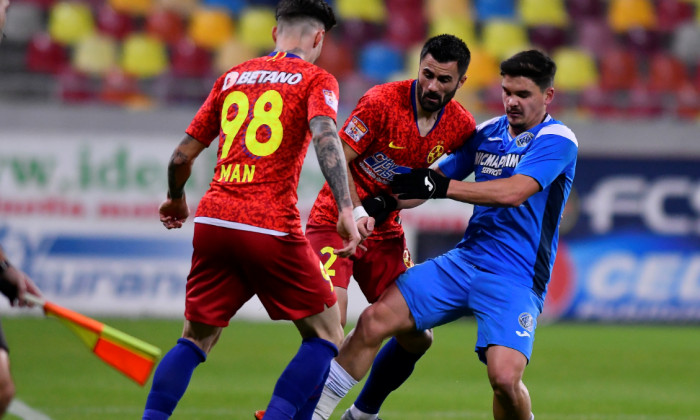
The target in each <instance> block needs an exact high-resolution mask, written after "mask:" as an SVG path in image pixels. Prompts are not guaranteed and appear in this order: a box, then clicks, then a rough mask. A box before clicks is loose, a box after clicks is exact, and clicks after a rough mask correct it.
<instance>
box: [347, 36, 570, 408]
mask: <svg viewBox="0 0 700 420" xmlns="http://www.w3.org/2000/svg"><path fill="white" fill-rule="evenodd" d="M555 72H556V65H555V64H554V62H553V61H552V60H551V59H550V58H549V57H547V56H546V55H544V54H542V53H541V52H539V51H535V50H531V51H524V52H520V53H518V54H516V55H514V56H513V57H511V58H509V59H507V60H505V61H504V62H502V63H501V76H502V83H501V84H502V97H503V105H504V107H505V111H506V115H504V116H501V117H499V118H494V119H491V120H489V121H486V122H484V123H482V124H481V125H479V126H478V127H477V130H476V132H475V134H474V135H473V136H472V137H471V140H470V141H469V142H468V143H467V144H466V145H465V146H464V147H462V148H461V149H459V150H458V151H456V152H455V153H454V154H452V155H450V156H448V157H447V158H446V159H444V160H443V161H442V162H440V163H439V165H438V166H437V167H435V168H434V169H413V170H412V171H411V172H410V173H407V174H400V175H395V176H394V179H393V181H392V188H393V191H394V193H398V194H399V198H400V199H402V200H406V199H428V198H451V199H453V200H458V201H463V202H466V203H472V204H474V205H475V206H474V212H473V215H472V217H471V219H470V221H469V226H468V227H467V230H466V232H465V234H464V238H463V239H462V241H461V242H460V243H459V244H458V245H457V246H456V247H455V248H454V249H452V250H451V251H448V252H447V253H445V254H443V255H441V256H439V257H437V258H434V259H431V260H428V261H426V262H424V263H422V264H419V265H417V266H415V267H413V268H411V269H409V270H408V271H406V272H405V273H404V274H402V275H401V276H399V277H398V279H397V280H396V282H395V283H394V284H392V285H391V286H390V287H389V288H388V289H387V290H386V292H385V293H384V294H383V295H382V296H381V298H380V299H379V300H378V301H377V302H376V303H374V304H373V305H371V306H369V307H368V308H367V309H365V310H364V311H363V312H362V315H361V316H360V319H359V321H358V324H357V327H356V328H355V331H354V333H353V334H352V335H350V336H349V338H347V339H346V341H345V342H344V344H343V346H342V347H341V350H340V354H339V355H338V357H337V359H336V361H337V362H338V364H339V365H340V366H342V368H343V369H345V371H346V372H347V373H348V375H349V376H351V377H353V378H354V379H355V380H360V379H361V378H362V377H364V375H365V374H366V373H367V371H368V370H369V369H370V366H371V365H372V361H373V359H374V357H375V355H376V354H377V351H378V350H379V348H380V346H381V344H382V341H383V340H384V339H386V338H388V337H391V336H394V335H396V334H401V333H405V332H407V331H413V330H416V329H417V330H424V329H428V328H432V327H436V326H438V325H442V324H446V323H448V322H451V321H453V320H456V319H458V318H460V317H462V316H464V315H472V314H473V315H474V316H475V317H476V320H477V324H478V334H477V340H476V348H475V351H476V353H477V354H478V356H479V359H480V360H481V361H482V362H484V363H485V364H486V367H487V369H486V370H487V374H488V378H489V381H490V383H491V387H492V389H493V416H494V418H495V419H498V420H502V419H517V420H528V419H532V418H534V415H533V414H532V408H531V402H530V396H529V393H528V390H527V388H526V387H525V385H524V384H523V381H522V377H523V373H524V371H525V367H526V366H527V364H528V362H529V360H530V355H531V354H532V345H533V341H534V338H535V328H536V326H537V317H538V315H539V314H540V313H541V312H542V305H543V302H544V298H545V294H546V292H547V284H548V282H549V279H550V274H551V270H552V266H553V264H554V257H555V254H556V250H557V243H558V228H559V220H560V218H561V216H562V212H563V209H564V204H565V203H566V200H567V198H568V196H569V192H570V190H571V184H572V182H573V179H574V171H575V167H576V155H577V152H578V143H577V140H576V136H575V135H574V133H573V132H572V131H571V130H570V129H569V128H567V127H566V126H565V125H563V124H562V123H561V122H559V121H557V120H555V119H553V118H552V117H551V116H550V115H548V114H547V106H548V105H549V103H550V102H551V101H552V99H553V97H554V89H553V87H552V85H553V79H554V74H555ZM472 172H473V173H474V174H475V177H476V178H475V182H463V181H459V180H461V179H464V178H465V177H466V176H467V175H469V174H470V173H472ZM378 363H389V361H383V360H380V359H377V361H375V367H373V371H374V370H375V369H376V366H377V364H378ZM381 381H382V378H376V377H374V375H370V378H369V379H368V383H367V384H366V385H365V387H368V386H375V385H373V384H371V383H372V382H381ZM342 418H343V419H345V420H365V419H376V418H377V413H363V412H361V411H360V410H358V408H357V407H356V406H355V405H353V406H352V407H350V409H348V410H347V411H346V412H345V414H344V415H343V417H342Z"/></svg>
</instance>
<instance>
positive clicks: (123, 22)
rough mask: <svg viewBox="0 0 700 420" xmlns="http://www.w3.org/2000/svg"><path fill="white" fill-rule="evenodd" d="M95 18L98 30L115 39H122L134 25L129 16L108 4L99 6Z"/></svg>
mask: <svg viewBox="0 0 700 420" xmlns="http://www.w3.org/2000/svg"><path fill="white" fill-rule="evenodd" d="M96 20H97V29H98V30H99V31H100V32H102V33H104V34H106V35H110V36H112V37H114V38H116V39H124V37H126V36H127V35H128V34H129V33H131V32H132V31H133V30H134V27H135V25H134V21H133V20H132V19H131V16H129V15H127V14H125V13H120V12H117V11H116V10H114V9H113V8H112V7H111V6H109V5H108V4H104V5H102V6H101V7H100V8H99V10H98V11H97V18H96Z"/></svg>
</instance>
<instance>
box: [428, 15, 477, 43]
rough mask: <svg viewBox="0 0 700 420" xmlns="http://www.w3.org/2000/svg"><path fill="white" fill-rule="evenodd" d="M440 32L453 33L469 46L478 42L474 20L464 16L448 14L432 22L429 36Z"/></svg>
mask: <svg viewBox="0 0 700 420" xmlns="http://www.w3.org/2000/svg"><path fill="white" fill-rule="evenodd" d="M440 34H452V35H454V36H456V37H458V38H460V39H461V40H462V41H464V42H465V43H466V44H467V46H468V47H469V46H471V45H476V44H477V37H476V31H475V28H474V22H473V21H472V20H471V19H469V18H466V17H464V16H446V17H443V18H440V19H436V20H434V21H432V22H430V23H429V25H428V35H427V36H428V37H432V36H435V35H440Z"/></svg>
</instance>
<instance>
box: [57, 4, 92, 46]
mask: <svg viewBox="0 0 700 420" xmlns="http://www.w3.org/2000/svg"><path fill="white" fill-rule="evenodd" d="M48 25H49V26H48V30H49V34H50V35H51V38H53V39H54V40H55V41H56V42H59V43H61V44H63V45H73V44H75V43H76V42H78V41H80V40H81V39H82V38H85V37H87V36H88V35H90V34H92V33H93V32H94V31H95V21H94V19H93V16H92V11H91V10H90V8H89V7H88V6H87V5H86V4H84V3H77V2H73V1H60V2H57V3H56V4H54V6H53V7H52V8H51V10H50V12H49V23H48Z"/></svg>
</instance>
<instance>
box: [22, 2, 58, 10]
mask: <svg viewBox="0 0 700 420" xmlns="http://www.w3.org/2000/svg"><path fill="white" fill-rule="evenodd" d="M22 3H29V4H33V5H35V6H39V7H40V8H41V9H44V10H48V9H50V8H51V6H53V5H54V3H56V0H23V1H22ZM12 4H13V5H17V4H19V2H17V1H16V2H12ZM13 7H14V6H13Z"/></svg>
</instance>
